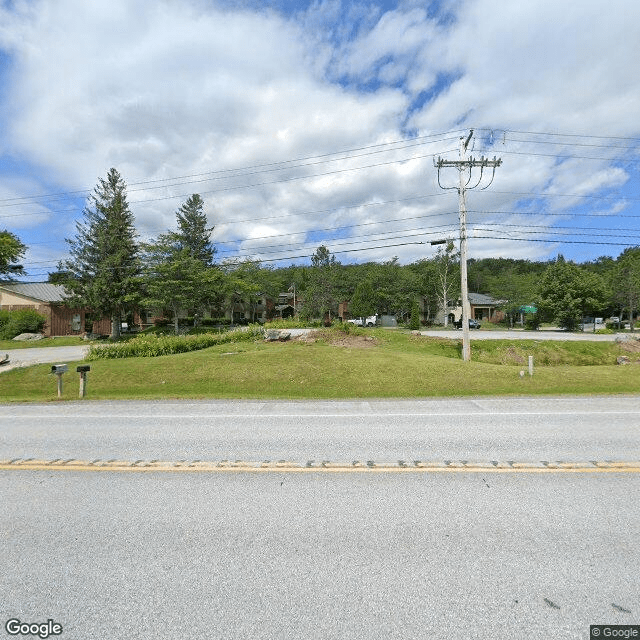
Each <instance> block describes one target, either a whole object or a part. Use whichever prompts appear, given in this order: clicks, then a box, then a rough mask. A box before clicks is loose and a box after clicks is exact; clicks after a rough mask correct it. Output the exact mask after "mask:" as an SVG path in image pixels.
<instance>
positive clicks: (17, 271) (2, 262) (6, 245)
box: [0, 229, 27, 279]
mask: <svg viewBox="0 0 640 640" xmlns="http://www.w3.org/2000/svg"><path fill="white" fill-rule="evenodd" d="M26 251H27V247H26V245H24V244H23V243H22V242H21V241H20V239H19V238H18V236H16V235H14V234H13V233H11V232H10V231H7V230H6V229H5V230H4V231H0V278H3V277H4V278H8V279H12V278H13V276H22V275H24V274H25V270H24V267H23V266H22V265H21V264H18V262H19V261H20V259H21V258H22V257H23V256H24V254H25V253H26Z"/></svg>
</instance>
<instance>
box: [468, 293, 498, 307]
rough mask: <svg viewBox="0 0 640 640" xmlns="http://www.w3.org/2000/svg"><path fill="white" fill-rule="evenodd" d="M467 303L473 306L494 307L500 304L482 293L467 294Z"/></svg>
mask: <svg viewBox="0 0 640 640" xmlns="http://www.w3.org/2000/svg"><path fill="white" fill-rule="evenodd" d="M469 302H470V303H471V304H475V305H486V306H494V305H496V304H500V300H494V299H493V298H492V297H491V296H488V295H485V294H484V293H469Z"/></svg>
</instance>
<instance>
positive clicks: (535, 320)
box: [524, 313, 540, 331]
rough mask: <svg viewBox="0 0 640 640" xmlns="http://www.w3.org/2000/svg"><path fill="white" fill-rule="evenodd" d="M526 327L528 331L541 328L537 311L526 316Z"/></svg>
mask: <svg viewBox="0 0 640 640" xmlns="http://www.w3.org/2000/svg"><path fill="white" fill-rule="evenodd" d="M524 328H525V329H526V330H527V331H537V330H538V329H539V328H540V318H539V317H538V314H537V313H534V314H533V315H530V316H527V317H526V319H525V321H524Z"/></svg>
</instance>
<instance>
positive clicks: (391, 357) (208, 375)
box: [0, 330, 640, 401]
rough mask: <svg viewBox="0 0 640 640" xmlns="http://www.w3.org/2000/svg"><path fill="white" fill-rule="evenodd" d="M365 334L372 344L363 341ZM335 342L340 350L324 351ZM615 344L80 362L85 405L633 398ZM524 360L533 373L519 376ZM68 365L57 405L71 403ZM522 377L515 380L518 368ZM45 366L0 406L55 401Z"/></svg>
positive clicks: (390, 336) (294, 348) (355, 349)
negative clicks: (86, 365)
mask: <svg viewBox="0 0 640 640" xmlns="http://www.w3.org/2000/svg"><path fill="white" fill-rule="evenodd" d="M365 335H366V336H374V338H375V342H372V341H366V340H365V338H364V336H365ZM334 340H338V341H339V342H340V344H333V342H334ZM621 353H623V352H622V351H621V347H620V346H619V345H617V344H616V343H582V342H580V343H569V342H566V343H559V342H549V343H547V342H544V343H542V342H540V343H537V342H533V341H522V342H521V341H517V340H512V341H487V342H485V341H477V342H472V359H473V360H472V362H467V363H465V362H462V361H461V360H460V341H459V340H447V339H440V338H427V337H424V336H412V335H408V334H406V333H404V332H397V331H396V332H388V331H384V330H376V331H373V332H367V333H364V334H362V335H359V336H354V335H351V336H346V337H345V336H344V335H343V336H340V335H338V334H335V333H327V334H325V337H324V338H323V339H320V340H316V341H297V340H296V341H290V342H275V343H265V342H263V341H257V342H240V343H231V344H221V345H216V346H214V347H211V348H208V349H203V350H201V351H194V352H189V353H182V354H177V355H171V356H161V357H157V358H126V359H117V360H97V361H93V362H91V363H90V365H91V371H90V373H89V374H88V392H87V398H91V399H110V398H111V399H124V398H132V399H133V398H144V399H161V398H287V399H303V398H401V397H406V398H416V397H429V396H465V395H521V394H553V395H557V394H565V393H566V394H569V393H571V394H602V393H638V392H640V364H639V360H640V354H638V353H626V352H624V353H625V355H628V356H629V357H630V358H631V359H632V361H633V363H632V364H631V365H627V366H620V365H616V364H615V361H616V357H617V355H620V354H621ZM528 355H533V356H534V364H535V372H534V376H533V377H530V376H529V375H528V373H526V372H527V364H526V362H527V357H528ZM76 364H77V363H71V364H70V367H69V369H70V373H68V374H66V375H65V376H64V399H67V400H72V399H77V397H78V386H79V376H78V375H77V374H76V373H75V366H76ZM522 370H524V371H525V376H524V377H521V376H520V371H522ZM49 371H50V365H40V366H34V367H30V368H26V369H16V370H13V371H8V372H6V373H2V374H0V401H49V400H57V393H56V379H55V377H54V376H51V375H50V374H49Z"/></svg>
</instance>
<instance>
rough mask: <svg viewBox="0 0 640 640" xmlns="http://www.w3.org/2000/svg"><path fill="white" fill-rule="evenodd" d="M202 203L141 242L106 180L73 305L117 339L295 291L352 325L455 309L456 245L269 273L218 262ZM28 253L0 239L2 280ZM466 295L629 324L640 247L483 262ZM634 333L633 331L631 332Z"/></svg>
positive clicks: (472, 269)
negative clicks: (151, 320)
mask: <svg viewBox="0 0 640 640" xmlns="http://www.w3.org/2000/svg"><path fill="white" fill-rule="evenodd" d="M203 209H204V202H203V200H202V198H201V197H200V196H199V195H198V194H193V195H192V196H191V197H189V198H188V199H187V200H186V202H184V203H183V204H182V205H181V206H180V207H179V209H178V210H177V211H176V229H175V230H168V231H167V232H166V233H163V234H160V235H159V236H158V237H157V238H153V239H151V240H149V241H147V242H139V241H138V236H137V233H136V230H135V226H134V216H133V213H132V212H131V209H130V207H129V204H128V202H127V194H126V185H125V182H124V180H123V179H122V177H121V176H120V174H119V173H118V171H117V170H116V169H111V170H110V171H109V172H108V173H107V176H106V177H105V178H104V179H100V180H99V181H98V184H97V185H96V187H95V189H94V191H93V193H92V195H91V196H90V197H89V198H88V200H87V204H86V206H85V208H84V210H83V217H82V219H81V220H80V221H78V222H77V223H76V234H75V236H74V237H73V238H69V239H67V243H68V245H69V258H68V259H66V260H63V261H61V262H60V263H59V265H58V270H57V271H56V272H55V273H52V274H50V276H49V281H50V282H55V283H58V284H63V285H64V286H65V288H66V290H67V292H68V294H69V298H68V304H69V305H71V306H82V307H86V308H88V309H90V310H91V311H92V312H93V314H94V316H102V317H104V316H106V317H109V318H110V319H111V326H112V331H111V334H112V337H118V336H119V332H120V326H121V321H122V319H123V318H125V317H127V315H129V314H131V313H132V312H133V311H134V310H139V309H142V308H157V309H162V310H164V311H165V313H167V314H168V315H169V316H170V317H171V319H172V321H173V323H174V327H175V329H176V331H177V330H178V322H179V317H180V314H181V313H183V312H184V311H188V312H189V313H190V314H191V315H195V314H202V313H203V312H204V311H205V310H209V311H210V310H214V312H217V313H220V314H222V313H224V312H225V311H227V312H229V313H230V314H231V315H232V317H233V312H234V310H235V309H236V307H237V306H238V305H239V304H240V303H242V304H243V305H244V308H245V309H246V308H247V305H249V306H251V305H252V304H254V305H255V304H257V300H258V299H259V298H263V297H271V298H274V299H277V297H278V294H280V293H281V292H284V291H288V290H291V289H292V288H295V290H296V292H297V296H298V298H299V299H300V300H301V301H302V304H301V306H300V308H299V309H297V311H298V312H299V313H300V315H302V316H303V317H306V318H320V319H323V318H332V317H334V316H335V315H336V314H337V312H338V305H339V303H340V302H342V301H348V302H349V313H350V314H351V315H352V316H369V315H373V314H374V313H380V314H390V315H395V316H397V317H398V318H399V319H401V320H408V319H409V318H410V317H411V316H412V315H413V318H414V320H413V321H414V322H415V318H416V308H415V307H416V304H415V303H416V300H418V299H420V300H421V301H422V303H423V318H424V322H426V323H429V322H433V321H434V320H435V318H436V315H437V314H438V313H439V311H442V310H443V309H445V310H446V309H450V308H451V307H452V306H456V305H457V302H458V300H459V296H460V264H459V255H458V253H457V251H456V249H455V245H454V243H453V242H452V241H449V242H447V243H446V244H444V245H442V246H440V247H439V248H438V250H437V253H436V255H435V256H434V257H432V258H429V259H424V260H418V261H416V262H414V263H411V264H407V265H401V264H400V263H399V261H398V258H396V257H394V258H392V259H390V260H388V261H385V262H382V263H379V262H366V263H361V264H341V263H340V262H339V261H338V260H337V259H336V257H335V255H333V254H331V252H330V250H329V249H328V248H327V247H326V246H324V245H321V246H320V247H318V249H317V250H316V251H315V253H314V254H313V255H312V256H311V264H310V265H294V264H292V265H289V266H285V267H277V268H276V267H271V266H268V265H265V264H261V263H260V262H256V261H251V260H224V261H216V250H215V247H214V246H213V245H212V243H211V240H210V236H211V232H212V230H213V228H212V227H208V226H207V218H206V215H205V213H204V210H203ZM25 249H26V247H25V246H24V245H23V244H22V243H21V242H20V241H19V240H18V239H17V238H16V237H15V236H14V235H13V234H10V233H9V232H7V231H5V232H0V276H2V275H5V276H6V277H11V276H15V275H21V274H24V270H23V268H22V267H21V266H20V265H19V264H17V262H18V261H19V258H20V257H21V256H22V255H24V251H25ZM468 281H469V290H470V291H474V292H477V293H484V294H488V295H490V296H491V297H492V298H494V299H495V300H499V301H501V306H502V309H503V311H504V313H505V315H506V317H507V319H508V320H511V321H513V320H514V319H515V318H516V317H518V316H520V314H521V312H522V309H523V308H524V307H525V306H527V305H535V306H536V307H537V309H538V312H537V314H536V317H535V319H536V321H537V322H545V321H553V322H557V323H558V324H559V325H560V326H562V327H565V328H567V329H575V328H576V327H577V325H578V324H579V323H580V322H581V321H582V318H583V316H585V315H592V316H595V315H603V316H614V315H615V316H619V317H621V318H622V317H623V316H624V317H626V318H629V319H631V320H632V319H633V315H634V314H635V313H636V312H637V310H638V307H639V304H640V247H631V248H628V249H626V250H624V251H623V252H622V253H621V254H620V255H619V256H618V257H617V258H615V259H614V258H609V257H602V258H599V259H598V260H595V261H593V262H587V263H583V264H575V263H573V262H571V261H567V260H565V259H564V258H563V257H562V256H558V257H557V258H555V259H554V260H551V261H529V260H521V259H511V258H485V259H480V260H475V259H470V260H469V261H468ZM632 326H633V325H632Z"/></svg>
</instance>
